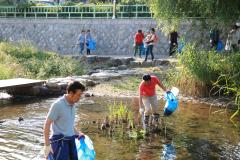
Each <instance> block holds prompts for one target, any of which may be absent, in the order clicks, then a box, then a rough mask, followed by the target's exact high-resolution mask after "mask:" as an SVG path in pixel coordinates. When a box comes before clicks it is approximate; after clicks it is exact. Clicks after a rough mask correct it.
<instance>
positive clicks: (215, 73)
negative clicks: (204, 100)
mask: <svg viewBox="0 0 240 160" xmlns="http://www.w3.org/2000/svg"><path fill="white" fill-rule="evenodd" d="M178 58H179V64H180V66H181V67H180V69H179V70H178V71H177V72H173V73H172V74H171V75H169V77H170V78H169V79H172V82H173V83H177V84H178V85H179V86H180V88H181V90H183V91H185V92H189V93H191V94H192V93H193V92H194V91H195V92H201V94H204V96H207V95H210V94H211V95H220V96H228V97H232V99H233V100H234V102H235V104H236V106H238V110H237V112H236V113H235V114H234V116H236V115H237V114H239V113H240V81H239V80H240V52H231V53H224V52H221V53H219V52H216V51H214V50H210V51H206V50H203V49H200V48H197V47H196V46H195V45H187V46H186V47H185V48H184V51H183V53H182V54H179V55H178ZM186 86H187V87H186ZM201 94H200V95H201ZM195 95H196V94H195ZM234 116H233V117H234ZM233 117H232V118H233Z"/></svg>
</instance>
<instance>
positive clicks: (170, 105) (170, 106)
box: [163, 92, 178, 116]
mask: <svg viewBox="0 0 240 160" xmlns="http://www.w3.org/2000/svg"><path fill="white" fill-rule="evenodd" d="M164 99H165V100H166V101H167V102H166V104H165V107H164V110H163V112H164V115H165V116H170V115H171V114H172V113H173V112H174V111H175V110H176V109H177V107H178V100H177V98H176V97H175V96H174V95H173V93H172V92H168V93H166V94H165V96H164Z"/></svg>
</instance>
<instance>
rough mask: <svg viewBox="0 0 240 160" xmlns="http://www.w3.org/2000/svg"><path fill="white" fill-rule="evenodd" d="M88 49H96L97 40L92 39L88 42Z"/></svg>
mask: <svg viewBox="0 0 240 160" xmlns="http://www.w3.org/2000/svg"><path fill="white" fill-rule="evenodd" d="M87 48H88V49H90V50H91V51H95V50H96V41H95V40H93V39H91V40H89V42H88V47H87Z"/></svg>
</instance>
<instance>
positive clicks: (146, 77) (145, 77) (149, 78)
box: [142, 74, 151, 81]
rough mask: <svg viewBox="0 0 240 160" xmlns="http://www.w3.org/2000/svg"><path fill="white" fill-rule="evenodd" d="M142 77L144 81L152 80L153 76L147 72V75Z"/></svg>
mask: <svg viewBox="0 0 240 160" xmlns="http://www.w3.org/2000/svg"><path fill="white" fill-rule="evenodd" d="M142 79H143V80H144V81H150V80H151V76H150V75H149V74H145V75H143V77H142Z"/></svg>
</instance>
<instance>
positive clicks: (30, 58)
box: [0, 42, 84, 79]
mask: <svg viewBox="0 0 240 160" xmlns="http://www.w3.org/2000/svg"><path fill="white" fill-rule="evenodd" d="M0 60H1V62H2V63H1V65H0V79H8V78H19V77H25V78H37V79H45V78H50V77H60V76H71V75H81V74H83V72H84V68H83V66H82V65H81V64H80V62H78V61H76V60H74V59H71V58H70V57H65V56H60V55H58V54H56V53H53V52H46V51H40V50H38V49H36V47H34V46H33V45H31V44H29V43H27V42H22V43H18V44H11V43H8V42H1V43H0Z"/></svg>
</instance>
